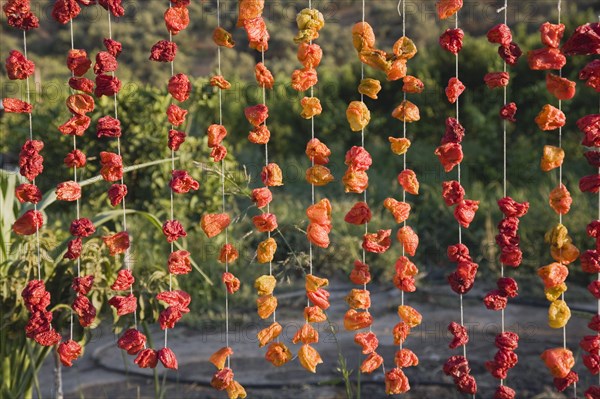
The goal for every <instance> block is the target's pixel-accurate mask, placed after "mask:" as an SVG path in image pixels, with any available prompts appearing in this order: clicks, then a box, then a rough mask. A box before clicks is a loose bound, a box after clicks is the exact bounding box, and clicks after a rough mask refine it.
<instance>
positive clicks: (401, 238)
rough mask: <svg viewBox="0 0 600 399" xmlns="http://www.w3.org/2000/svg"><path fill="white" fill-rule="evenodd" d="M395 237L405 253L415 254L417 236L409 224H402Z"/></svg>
mask: <svg viewBox="0 0 600 399" xmlns="http://www.w3.org/2000/svg"><path fill="white" fill-rule="evenodd" d="M396 238H397V239H398V242H400V244H402V247H403V248H404V252H405V253H407V254H409V255H410V256H415V253H416V252H417V248H418V246H419V236H418V235H417V233H415V232H414V230H413V229H412V228H411V227H410V226H403V227H401V228H400V229H398V234H397V236H396Z"/></svg>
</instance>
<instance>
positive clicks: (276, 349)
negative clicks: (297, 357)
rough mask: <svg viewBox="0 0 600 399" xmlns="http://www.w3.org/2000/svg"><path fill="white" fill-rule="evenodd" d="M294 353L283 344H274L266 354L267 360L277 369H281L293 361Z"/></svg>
mask: <svg viewBox="0 0 600 399" xmlns="http://www.w3.org/2000/svg"><path fill="white" fill-rule="evenodd" d="M292 357H293V356H292V352H291V351H290V350H289V348H288V347H287V346H286V345H285V344H284V343H282V342H272V343H271V344H270V345H269V348H268V349H267V352H266V353H265V359H267V360H268V361H269V362H271V363H272V364H273V366H275V367H281V366H283V365H284V364H286V363H287V362H289V361H290V360H292Z"/></svg>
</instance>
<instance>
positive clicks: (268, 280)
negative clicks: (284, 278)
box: [254, 275, 277, 296]
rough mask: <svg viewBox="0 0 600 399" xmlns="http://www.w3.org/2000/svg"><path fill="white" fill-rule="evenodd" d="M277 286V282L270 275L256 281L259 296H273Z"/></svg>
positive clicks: (255, 285)
mask: <svg viewBox="0 0 600 399" xmlns="http://www.w3.org/2000/svg"><path fill="white" fill-rule="evenodd" d="M276 284H277V280H276V279H275V277H273V276H270V275H263V276H260V277H259V278H257V279H256V280H254V288H256V290H257V291H258V295H259V296H263V295H270V294H272V293H273V290H274V289H275V285H276Z"/></svg>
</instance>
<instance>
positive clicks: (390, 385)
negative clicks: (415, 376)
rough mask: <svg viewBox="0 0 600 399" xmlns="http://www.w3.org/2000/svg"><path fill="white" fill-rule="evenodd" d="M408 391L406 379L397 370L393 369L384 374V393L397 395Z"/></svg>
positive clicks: (402, 373)
mask: <svg viewBox="0 0 600 399" xmlns="http://www.w3.org/2000/svg"><path fill="white" fill-rule="evenodd" d="M409 390H410V384H409V383H408V378H407V377H406V375H405V374H404V372H403V371H402V370H400V369H399V368H393V369H391V370H390V371H388V372H387V373H385V393H386V394H387V395H399V394H402V393H406V392H408V391H409Z"/></svg>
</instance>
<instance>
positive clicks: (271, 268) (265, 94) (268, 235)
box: [260, 46, 279, 342]
mask: <svg viewBox="0 0 600 399" xmlns="http://www.w3.org/2000/svg"><path fill="white" fill-rule="evenodd" d="M260 55H261V61H262V63H263V65H265V48H264V46H262V47H261V52H260ZM265 67H266V65H265ZM262 103H263V105H265V106H266V105H267V88H266V85H264V84H263V85H262ZM264 125H265V127H267V121H266V120H265V122H264ZM268 165H269V143H268V142H267V143H265V166H268ZM270 212H271V205H270V204H267V213H270ZM267 237H268V238H271V232H270V231H268V232H267ZM272 275H273V259H272V258H271V259H269V276H272ZM275 322H277V310H274V311H273V323H275ZM277 342H279V337H277Z"/></svg>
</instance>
